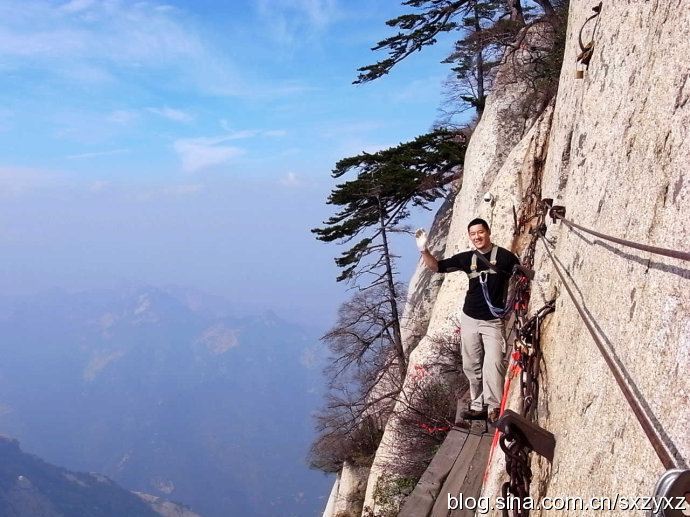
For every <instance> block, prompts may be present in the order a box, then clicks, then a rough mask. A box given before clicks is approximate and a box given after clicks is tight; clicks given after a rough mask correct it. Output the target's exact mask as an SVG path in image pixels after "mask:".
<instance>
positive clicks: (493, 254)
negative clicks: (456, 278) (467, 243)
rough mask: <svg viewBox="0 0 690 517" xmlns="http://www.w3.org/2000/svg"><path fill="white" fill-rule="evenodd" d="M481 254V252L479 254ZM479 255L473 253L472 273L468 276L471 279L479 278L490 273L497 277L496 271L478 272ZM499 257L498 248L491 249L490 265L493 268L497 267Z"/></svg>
mask: <svg viewBox="0 0 690 517" xmlns="http://www.w3.org/2000/svg"><path fill="white" fill-rule="evenodd" d="M477 253H479V252H477ZM477 253H472V262H471V263H470V273H469V274H468V275H467V276H468V277H469V278H470V279H472V278H477V277H478V276H479V275H480V274H481V273H489V274H491V275H495V274H496V271H495V270H493V269H491V268H490V269H488V270H486V271H477ZM497 255H498V246H494V247H493V248H491V256H490V257H489V263H490V264H491V265H492V266H496V257H497Z"/></svg>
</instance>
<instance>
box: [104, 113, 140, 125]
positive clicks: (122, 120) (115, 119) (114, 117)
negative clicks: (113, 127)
mask: <svg viewBox="0 0 690 517" xmlns="http://www.w3.org/2000/svg"><path fill="white" fill-rule="evenodd" d="M138 119H139V113H137V112H136V111H133V110H115V111H113V112H111V113H110V114H109V115H108V116H107V117H106V120H107V121H108V122H112V123H113V124H121V125H124V126H126V125H128V124H131V123H132V122H135V121H137V120H138Z"/></svg>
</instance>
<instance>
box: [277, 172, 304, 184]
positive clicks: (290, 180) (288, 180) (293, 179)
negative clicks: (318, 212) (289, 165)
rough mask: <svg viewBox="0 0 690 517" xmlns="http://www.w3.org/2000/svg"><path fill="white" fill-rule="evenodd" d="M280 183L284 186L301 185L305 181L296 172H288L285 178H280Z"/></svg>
mask: <svg viewBox="0 0 690 517" xmlns="http://www.w3.org/2000/svg"><path fill="white" fill-rule="evenodd" d="M280 184H281V185H283V186H284V187H299V186H301V185H302V184H303V183H302V181H301V180H300V179H299V177H298V176H297V174H295V173H294V172H288V173H287V174H286V175H285V176H284V177H283V178H281V179H280Z"/></svg>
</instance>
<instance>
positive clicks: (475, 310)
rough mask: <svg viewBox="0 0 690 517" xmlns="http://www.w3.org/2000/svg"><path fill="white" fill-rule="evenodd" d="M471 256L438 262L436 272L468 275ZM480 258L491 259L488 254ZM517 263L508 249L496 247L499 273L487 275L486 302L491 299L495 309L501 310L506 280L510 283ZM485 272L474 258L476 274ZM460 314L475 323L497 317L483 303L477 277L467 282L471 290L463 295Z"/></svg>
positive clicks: (484, 265) (483, 265)
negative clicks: (487, 294)
mask: <svg viewBox="0 0 690 517" xmlns="http://www.w3.org/2000/svg"><path fill="white" fill-rule="evenodd" d="M472 254H473V252H472V251H463V252H462V253H458V254H457V255H453V256H452V257H450V258H447V259H443V260H439V261H438V272H439V273H452V272H453V271H464V272H465V273H467V274H469V273H470V266H471V264H472ZM482 255H484V257H485V258H486V260H487V261H488V260H490V259H491V251H490V250H489V252H488V253H482ZM519 263H520V260H519V259H518V258H517V257H516V256H515V255H513V254H512V253H511V252H510V251H508V250H507V249H505V248H501V247H500V246H498V252H497V253H496V268H497V269H498V270H499V273H497V274H495V275H493V274H492V275H487V277H488V279H487V287H488V290H489V298H490V299H491V304H492V305H494V306H495V307H503V306H504V303H505V295H506V290H507V287H508V280H510V276H511V273H512V272H513V266H515V265H516V264H519ZM488 269H489V267H488V266H487V265H486V264H484V262H482V260H481V259H480V258H479V257H477V271H486V270H488ZM462 311H463V312H464V313H465V314H467V315H468V316H469V317H470V318H474V319H477V320H493V319H496V316H494V315H493V314H491V311H490V310H489V306H488V305H487V304H486V300H484V294H483V293H482V286H481V284H480V283H479V278H478V277H475V278H470V287H469V289H468V291H467V295H465V305H463V307H462Z"/></svg>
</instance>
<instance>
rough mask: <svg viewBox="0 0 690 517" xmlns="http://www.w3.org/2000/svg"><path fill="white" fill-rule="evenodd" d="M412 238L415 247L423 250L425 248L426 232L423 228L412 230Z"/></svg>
mask: <svg viewBox="0 0 690 517" xmlns="http://www.w3.org/2000/svg"><path fill="white" fill-rule="evenodd" d="M414 238H415V240H416V241H417V249H418V250H419V251H424V250H425V249H426V232H425V231H424V229H423V228H419V229H418V230H417V231H416V232H414Z"/></svg>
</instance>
